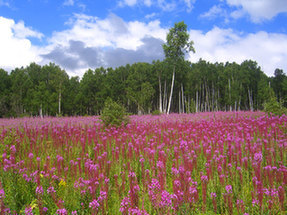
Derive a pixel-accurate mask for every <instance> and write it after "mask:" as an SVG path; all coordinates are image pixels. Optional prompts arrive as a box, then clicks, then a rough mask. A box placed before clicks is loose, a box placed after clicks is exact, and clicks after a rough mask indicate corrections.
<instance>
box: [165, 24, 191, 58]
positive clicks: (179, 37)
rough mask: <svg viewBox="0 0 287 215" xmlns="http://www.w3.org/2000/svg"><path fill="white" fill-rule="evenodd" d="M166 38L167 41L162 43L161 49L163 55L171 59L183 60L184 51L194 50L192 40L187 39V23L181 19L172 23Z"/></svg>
mask: <svg viewBox="0 0 287 215" xmlns="http://www.w3.org/2000/svg"><path fill="white" fill-rule="evenodd" d="M166 40H167V43H166V44H163V50H164V54H165V57H166V58H167V59H169V60H171V61H175V62H177V61H179V60H184V56H185V54H186V53H188V52H190V51H192V52H195V50H194V48H193V41H189V34H188V32H187V25H186V24H185V23H184V22H183V21H182V22H179V23H175V24H174V27H173V28H171V29H170V30H169V33H168V34H167V37H166Z"/></svg>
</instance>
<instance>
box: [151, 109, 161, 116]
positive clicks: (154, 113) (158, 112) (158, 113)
mask: <svg viewBox="0 0 287 215" xmlns="http://www.w3.org/2000/svg"><path fill="white" fill-rule="evenodd" d="M151 114H152V115H153V116H155V115H160V114H161V113H160V111H159V110H154V111H153V112H152V113H151Z"/></svg>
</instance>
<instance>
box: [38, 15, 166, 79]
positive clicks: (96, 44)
mask: <svg viewBox="0 0 287 215" xmlns="http://www.w3.org/2000/svg"><path fill="white" fill-rule="evenodd" d="M69 26H70V27H69V28H68V29H67V30H64V31H61V32H54V34H53V36H52V37H51V38H50V39H49V45H48V46H47V47H46V50H45V53H43V54H42V55H41V57H42V58H43V63H47V62H49V61H53V62H56V63H57V64H59V65H61V66H62V67H64V68H65V69H67V70H69V71H71V72H74V71H77V70H79V69H84V68H86V69H87V68H96V67H99V66H105V67H117V66H120V65H125V64H127V63H130V64H132V63H135V62H150V63H151V62H152V60H157V59H160V60H161V59H163V57H164V54H163V51H162V44H163V42H164V39H165V36H166V32H167V30H166V29H163V28H161V27H160V22H159V21H157V20H155V21H150V22H148V23H144V22H139V21H131V22H125V21H124V20H122V19H121V18H120V17H118V16H116V15H115V14H110V15H109V16H108V17H107V18H106V19H98V18H96V17H91V16H86V15H76V16H75V17H74V19H73V20H70V22H69ZM81 71H83V70H81ZM79 75H80V76H81V75H82V74H79Z"/></svg>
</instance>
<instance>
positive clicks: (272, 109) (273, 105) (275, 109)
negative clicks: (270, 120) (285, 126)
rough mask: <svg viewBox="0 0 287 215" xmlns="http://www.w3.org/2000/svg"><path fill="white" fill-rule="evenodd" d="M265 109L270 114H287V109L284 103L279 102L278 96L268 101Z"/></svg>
mask: <svg viewBox="0 0 287 215" xmlns="http://www.w3.org/2000/svg"><path fill="white" fill-rule="evenodd" d="M264 111H265V112H266V113H268V115H272V114H274V115H278V116H281V115H283V114H285V115H287V109H286V108H284V107H283V105H282V103H280V102H278V101H277V99H276V97H272V98H271V99H270V100H269V101H268V102H267V103H265V104H264Z"/></svg>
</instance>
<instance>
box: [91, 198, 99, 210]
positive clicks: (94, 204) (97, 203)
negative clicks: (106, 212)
mask: <svg viewBox="0 0 287 215" xmlns="http://www.w3.org/2000/svg"><path fill="white" fill-rule="evenodd" d="M98 207H100V204H99V202H98V201H97V200H96V199H94V200H93V201H92V202H90V204H89V208H92V209H93V210H97V209H98Z"/></svg>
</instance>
